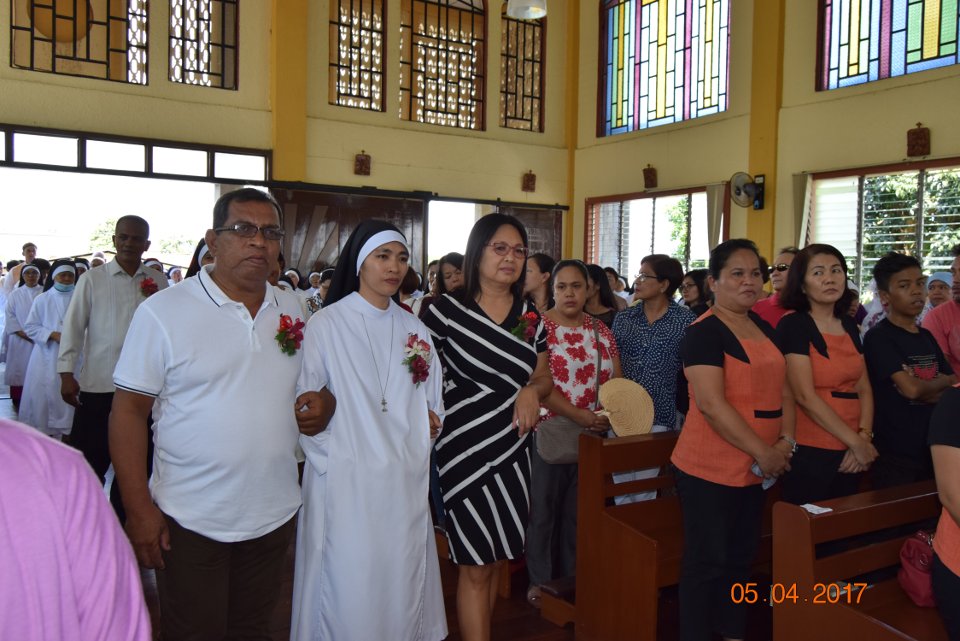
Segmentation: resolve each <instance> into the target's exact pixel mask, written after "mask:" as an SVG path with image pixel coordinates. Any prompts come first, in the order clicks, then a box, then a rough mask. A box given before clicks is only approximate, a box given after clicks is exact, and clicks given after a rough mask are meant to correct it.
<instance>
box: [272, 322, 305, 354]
mask: <svg viewBox="0 0 960 641" xmlns="http://www.w3.org/2000/svg"><path fill="white" fill-rule="evenodd" d="M303 328H304V323H303V321H302V320H300V319H299V318H298V319H297V320H296V321H294V320H293V319H292V318H290V317H289V316H287V315H286V314H280V327H278V328H277V336H276V339H277V343H279V344H280V351H281V352H283V353H284V354H286V355H287V356H293V355H294V354H296V353H297V350H298V349H300V344H301V343H302V342H303Z"/></svg>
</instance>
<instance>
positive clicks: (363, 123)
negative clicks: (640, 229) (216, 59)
mask: <svg viewBox="0 0 960 641" xmlns="http://www.w3.org/2000/svg"><path fill="white" fill-rule="evenodd" d="M500 6H501V3H500V2H499V1H498V0H488V2H487V12H488V20H487V37H486V54H487V55H486V57H487V60H486V62H487V64H486V69H485V74H486V131H469V130H463V129H456V128H452V127H440V126H436V125H425V124H421V123H414V122H405V121H401V120H400V117H399V113H400V91H399V82H400V69H399V52H400V39H399V33H400V11H399V2H398V1H396V0H393V1H391V2H389V3H388V10H387V27H386V34H387V38H386V46H385V53H386V55H385V56H384V59H385V61H386V64H385V67H386V68H385V75H386V91H385V94H384V97H385V105H386V109H385V111H383V112H370V111H364V110H360V109H351V108H347V107H340V106H337V105H331V104H329V96H328V84H327V78H328V76H327V70H328V64H329V63H328V61H329V56H328V53H327V52H328V47H329V23H330V9H329V2H328V1H319V2H311V3H310V13H309V20H310V37H309V45H308V78H309V85H308V87H307V116H308V127H307V170H306V174H307V180H308V181H310V182H315V183H327V184H337V185H352V186H361V185H369V186H376V187H379V188H381V189H399V190H408V189H409V190H413V189H421V190H427V191H433V192H436V193H438V194H440V195H441V196H446V197H455V198H464V199H471V198H476V199H495V198H502V199H504V200H510V201H517V202H531V203H549V204H552V203H561V204H563V203H565V202H566V198H567V193H566V189H567V174H566V170H567V157H566V146H565V140H564V111H565V110H564V105H563V95H564V94H563V92H564V77H565V66H566V65H565V63H564V38H563V36H564V34H565V31H566V24H567V23H566V19H565V15H564V12H563V11H561V10H559V8H560V3H554V4H553V5H551V7H550V8H551V11H550V13H549V15H548V18H547V36H546V37H547V61H548V63H547V65H546V102H545V109H544V116H545V120H544V132H543V133H534V132H527V131H517V130H512V129H504V128H501V127H500V126H499V97H500V44H501V29H500V18H499V15H500ZM554 7H556V9H554ZM491 15H492V16H493V17H489V16H491ZM361 150H364V151H366V153H368V154H370V156H371V157H372V162H371V167H372V170H371V175H370V176H355V175H354V174H353V158H354V156H355V155H356V154H358V153H360V152H361ZM529 170H533V172H534V173H535V174H536V175H537V191H536V192H534V193H531V194H527V193H524V192H523V191H521V189H520V184H521V176H522V175H523V174H524V173H526V172H527V171H529Z"/></svg>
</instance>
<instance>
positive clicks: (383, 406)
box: [360, 314, 394, 412]
mask: <svg viewBox="0 0 960 641" xmlns="http://www.w3.org/2000/svg"><path fill="white" fill-rule="evenodd" d="M360 320H361V321H363V333H364V334H365V335H366V337H367V347H369V348H370V357H371V358H372V359H373V368H374V371H375V372H376V374H377V385H379V386H380V411H381V412H386V411H387V384H388V383H389V382H390V357H391V356H392V355H393V329H394V327H393V316H390V349H389V351H388V353H387V377H386V379H385V380H383V381H382V382H381V380H380V366H379V365H377V354H376V352H374V351H373V342H372V341H371V340H370V332H369V331H367V319H366V318H364V316H363V314H361V315H360Z"/></svg>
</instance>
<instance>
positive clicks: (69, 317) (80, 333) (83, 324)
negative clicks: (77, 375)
mask: <svg viewBox="0 0 960 641" xmlns="http://www.w3.org/2000/svg"><path fill="white" fill-rule="evenodd" d="M94 278H95V276H93V275H91V274H89V273H88V274H86V275H85V276H84V277H83V278H81V279H79V280H78V281H77V286H76V288H75V289H74V290H73V297H72V298H71V299H70V304H69V305H68V306H67V313H66V314H65V315H64V317H63V329H62V330H61V331H60V353H59V356H57V372H58V373H60V374H64V373H70V374H73V373H74V372H76V371H77V361H78V360H79V359H80V355H81V354H82V353H83V341H84V338H86V334H87V324H88V323H89V322H90V310H91V309H92V305H93V291H92V281H93V279H94Z"/></svg>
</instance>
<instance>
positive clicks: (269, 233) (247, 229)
mask: <svg viewBox="0 0 960 641" xmlns="http://www.w3.org/2000/svg"><path fill="white" fill-rule="evenodd" d="M213 231H215V232H217V233H218V234H219V233H220V232H222V231H232V232H233V233H235V234H236V235H237V236H239V237H240V238H253V237H254V236H256V235H257V232H260V233H261V234H263V238H264V240H282V239H283V236H284V234H285V233H286V232H284V231H283V229H282V228H280V227H277V226H276V225H267V226H265V227H257V226H256V225H254V224H253V223H234V224H232V225H228V226H226V227H217V228H216V229H214V230H213Z"/></svg>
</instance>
